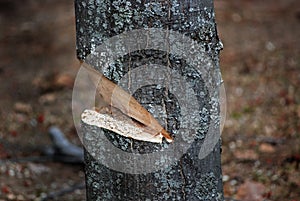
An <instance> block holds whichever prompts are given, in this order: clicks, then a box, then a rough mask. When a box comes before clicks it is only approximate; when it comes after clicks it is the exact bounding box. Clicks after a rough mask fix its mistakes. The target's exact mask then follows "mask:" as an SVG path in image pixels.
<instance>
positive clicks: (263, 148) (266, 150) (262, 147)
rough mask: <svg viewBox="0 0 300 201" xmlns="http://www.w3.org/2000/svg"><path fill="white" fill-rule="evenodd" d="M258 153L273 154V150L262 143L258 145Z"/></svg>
mask: <svg viewBox="0 0 300 201" xmlns="http://www.w3.org/2000/svg"><path fill="white" fill-rule="evenodd" d="M259 151H260V152H262V153H274V152H275V148H274V146H272V145H270V144H267V143H262V144H261V145H259Z"/></svg>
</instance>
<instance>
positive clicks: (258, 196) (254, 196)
mask: <svg viewBox="0 0 300 201" xmlns="http://www.w3.org/2000/svg"><path fill="white" fill-rule="evenodd" d="M265 190H266V187H265V186H264V185H263V184H261V183H258V182H254V181H246V182H245V183H243V184H242V185H241V186H240V187H239V189H238V191H237V198H238V199H239V200H243V201H262V200H264V198H263V194H264V192H265Z"/></svg>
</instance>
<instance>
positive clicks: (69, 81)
mask: <svg viewBox="0 0 300 201" xmlns="http://www.w3.org/2000/svg"><path fill="white" fill-rule="evenodd" d="M73 84H74V78H73V77H71V76H70V75H67V74H59V75H57V76H56V77H55V79H54V85H55V86H57V87H67V88H72V87H73Z"/></svg>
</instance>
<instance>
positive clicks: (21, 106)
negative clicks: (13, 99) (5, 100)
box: [14, 102, 32, 114]
mask: <svg viewBox="0 0 300 201" xmlns="http://www.w3.org/2000/svg"><path fill="white" fill-rule="evenodd" d="M14 109H15V111H16V112H20V113H26V114H29V113H30V112H32V107H31V105H29V104H27V103H21V102H17V103H15V105H14Z"/></svg>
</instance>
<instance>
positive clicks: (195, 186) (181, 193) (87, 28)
mask: <svg viewBox="0 0 300 201" xmlns="http://www.w3.org/2000/svg"><path fill="white" fill-rule="evenodd" d="M75 10H76V33H77V56H78V58H79V59H80V60H83V61H85V60H86V58H87V57H88V56H89V55H90V54H93V51H95V49H97V48H96V47H97V46H98V45H101V44H103V43H104V42H105V41H106V40H109V39H110V38H112V37H114V36H117V35H120V34H122V33H124V32H130V31H132V30H136V29H149V28H159V29H161V30H167V31H166V32H162V33H169V35H168V34H167V36H165V37H166V38H168V37H170V36H172V33H173V32H171V31H175V32H176V33H180V34H182V35H184V36H186V37H188V38H189V39H191V40H193V41H196V43H197V45H198V46H199V48H200V49H201V50H202V51H203V52H204V53H203V54H201V56H202V57H204V58H200V60H201V62H202V63H204V64H205V65H207V69H208V71H209V75H208V78H209V82H210V84H211V86H213V87H212V89H213V90H210V89H208V88H209V87H208V86H207V79H205V78H204V77H203V76H205V75H203V74H202V72H200V73H199V72H198V71H197V70H195V69H196V68H195V67H194V66H193V65H192V64H195V63H190V62H188V61H187V60H186V58H187V57H188V56H189V55H186V56H183V57H181V55H175V54H173V52H172V50H167V51H163V50H162V49H155V48H148V49H141V50H137V51H136V50H135V51H132V52H130V53H129V54H125V55H123V56H122V57H119V58H117V60H116V61H114V62H113V64H112V65H111V66H110V67H108V68H105V70H104V71H105V72H104V75H105V76H107V78H108V79H110V80H112V81H114V82H116V83H117V82H119V81H120V80H121V79H122V78H123V77H124V76H127V74H128V73H129V72H131V71H134V70H136V69H138V68H139V67H140V66H150V67H152V68H153V69H152V70H150V74H151V72H161V71H159V69H160V66H167V67H168V69H172V70H174V71H176V72H178V74H179V75H180V76H182V77H183V78H184V80H185V81H186V82H187V83H188V85H189V86H190V88H191V91H192V92H193V93H194V94H195V95H194V96H195V99H193V101H192V102H190V103H189V104H190V105H194V106H195V107H196V108H197V109H199V111H200V112H199V113H198V115H196V116H190V117H187V118H191V119H194V120H195V121H196V122H198V125H197V126H196V127H195V128H192V129H193V131H194V134H193V138H192V141H191V142H190V143H185V144H184V145H181V146H178V147H177V146H174V157H173V155H172V154H173V152H172V150H171V151H169V152H168V155H167V157H157V158H156V159H155V160H153V161H150V162H149V163H147V164H146V165H145V171H144V172H143V169H140V167H138V166H139V165H138V164H137V163H136V162H133V163H132V161H130V159H131V158H130V157H129V158H126V159H125V158H124V159H122V158H121V155H119V154H118V153H119V152H118V151H117V152H114V151H112V152H111V155H109V156H108V155H103V152H106V151H107V150H108V149H110V148H107V147H106V146H105V144H104V145H103V138H99V137H98V136H99V133H104V135H105V138H106V139H108V140H109V142H110V143H111V144H112V146H113V147H115V148H117V149H118V150H121V151H122V152H124V153H127V154H132V155H133V154H139V156H142V157H143V156H144V157H149V158H150V156H149V155H147V154H151V153H160V151H161V150H166V149H168V148H170V147H171V146H173V145H172V144H169V143H167V142H163V143H161V144H155V143H150V142H143V141H137V140H133V139H128V138H125V137H122V136H120V135H117V134H115V133H112V132H110V131H108V130H104V129H100V128H95V127H93V126H91V125H87V124H84V123H83V124H82V128H83V130H82V131H83V141H84V142H85V143H84V145H85V173H86V184H87V185H86V186H87V200H89V201H96V200H113V201H116V200H122V201H123V200H149V201H150V200H191V201H193V200H203V201H204V200H205V201H207V200H223V190H222V173H221V160H220V158H221V156H220V155H221V143H220V139H219V136H220V133H219V132H220V131H219V126H220V125H219V123H220V120H219V117H218V115H215V114H213V112H211V111H213V110H214V108H215V107H217V108H219V105H218V103H219V101H218V100H219V97H218V93H216V91H218V87H219V84H220V82H221V79H220V71H219V58H218V57H219V51H220V49H221V48H222V45H221V43H220V41H219V39H218V36H217V31H216V24H215V19H214V9H213V2H212V0H202V1H196V0H189V1H187V0H169V1H154V0H116V1H114V0H110V1H108V0H75ZM170 38H171V37H170ZM170 41H171V39H170ZM171 42H172V41H171ZM179 52H180V50H179ZM201 62H200V63H201ZM153 64H155V65H156V67H155V68H154V67H153ZM94 65H95V68H96V69H99V68H101V67H100V66H99V65H101V64H99V63H97V62H95V63H94ZM140 74H142V72H140ZM147 76H150V75H145V74H144V75H143V76H142V77H140V76H139V75H138V74H137V75H135V74H131V77H130V79H129V81H128V82H129V83H128V85H126V86H127V90H128V91H129V92H132V95H133V96H134V97H135V98H136V99H137V100H138V101H139V102H140V103H141V104H142V105H143V106H144V107H145V108H146V109H148V111H150V112H151V113H153V115H154V116H155V117H156V118H157V119H159V120H161V121H160V122H161V123H162V124H165V127H166V128H167V130H168V132H169V133H171V135H172V136H173V137H174V142H175V143H176V141H180V140H181V141H185V140H186V139H187V138H188V137H187V136H185V135H184V133H183V134H182V137H179V134H178V130H179V129H180V128H181V127H183V124H184V123H182V122H181V120H182V119H184V118H185V117H183V111H184V105H180V101H179V99H180V97H179V96H180V94H176V90H175V91H174V90H173V91H171V90H170V89H169V88H168V86H161V85H160V84H155V83H152V84H149V85H145V86H143V87H140V88H138V89H134V90H133V89H132V88H131V84H132V83H133V82H135V81H140V82H142V81H143V80H142V79H147ZM185 93H186V94H185V95H186V96H190V95H191V94H190V93H191V92H189V91H188V90H187V91H186V92H185ZM191 96H192V95H191ZM191 100H192V99H191ZM214 104H217V106H215V105H214ZM157 110H158V112H157ZM217 113H218V114H219V110H218V112H217ZM210 127H214V130H213V133H212V135H213V136H214V138H216V137H217V138H218V139H217V141H216V143H213V148H212V150H210V151H209V153H208V154H202V156H203V157H201V156H200V155H201V153H204V152H205V151H201V150H203V149H204V148H205V147H206V141H205V139H207V138H208V133H209V129H210ZM186 145H188V146H189V147H184V146H186ZM210 145H211V144H210ZM208 147H209V146H208ZM175 148H179V149H181V148H182V149H184V150H185V151H184V152H183V154H182V156H179V157H178V156H175V152H176V150H175ZM205 149H206V148H205ZM99 155H100V157H98V158H97V157H95V156H99ZM172 157H173V158H176V160H174V161H172V159H170V160H171V162H170V163H168V164H166V165H165V163H164V161H165V160H168V159H169V158H172ZM115 158H118V160H124V161H125V160H128V164H130V167H131V168H132V169H133V170H128V171H121V170H122V167H117V166H118V163H116V162H114V161H117V159H115ZM120 158H121V159H120ZM101 161H106V164H103V163H102V162H101ZM126 163H127V162H125V164H126ZM152 163H153V164H156V163H158V164H159V165H160V166H161V168H157V166H156V168H154V170H151V171H147V170H146V168H147V167H148V166H151V165H152ZM107 164H110V165H112V166H114V167H110V166H109V165H107ZM116 164H117V165H116ZM120 166H122V165H120ZM124 166H126V165H124ZM126 168H128V167H127V166H126Z"/></svg>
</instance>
